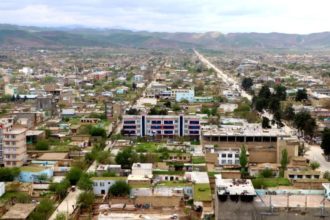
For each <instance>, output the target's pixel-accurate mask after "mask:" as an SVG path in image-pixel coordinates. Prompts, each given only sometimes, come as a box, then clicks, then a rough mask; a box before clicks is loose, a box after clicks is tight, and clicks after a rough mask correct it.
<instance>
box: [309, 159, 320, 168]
mask: <svg viewBox="0 0 330 220" xmlns="http://www.w3.org/2000/svg"><path fill="white" fill-rule="evenodd" d="M309 166H310V168H311V169H312V170H316V169H317V168H319V167H320V163H319V162H317V161H313V162H311V163H310V164H309Z"/></svg>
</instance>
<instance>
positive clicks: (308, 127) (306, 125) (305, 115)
mask: <svg viewBox="0 0 330 220" xmlns="http://www.w3.org/2000/svg"><path fill="white" fill-rule="evenodd" d="M293 123H294V125H295V127H296V128H297V129H298V130H300V131H304V132H305V135H309V136H313V135H314V132H315V129H316V127H317V125H316V121H315V119H314V118H312V116H311V115H310V113H309V112H307V111H301V112H298V113H297V114H296V115H295V117H294V120H293Z"/></svg>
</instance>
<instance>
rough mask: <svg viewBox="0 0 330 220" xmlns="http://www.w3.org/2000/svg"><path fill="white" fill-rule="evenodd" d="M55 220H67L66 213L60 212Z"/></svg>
mask: <svg viewBox="0 0 330 220" xmlns="http://www.w3.org/2000/svg"><path fill="white" fill-rule="evenodd" d="M55 220H67V219H66V214H65V213H64V212H59V213H57V215H56V217H55Z"/></svg>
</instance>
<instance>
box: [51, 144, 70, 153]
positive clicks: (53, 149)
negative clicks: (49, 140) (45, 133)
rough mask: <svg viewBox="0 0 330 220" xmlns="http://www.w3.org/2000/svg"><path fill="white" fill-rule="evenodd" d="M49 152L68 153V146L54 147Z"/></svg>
mask: <svg viewBox="0 0 330 220" xmlns="http://www.w3.org/2000/svg"><path fill="white" fill-rule="evenodd" d="M51 150H52V151H55V152H58V151H66V152H68V151H70V146H68V145H55V146H51Z"/></svg>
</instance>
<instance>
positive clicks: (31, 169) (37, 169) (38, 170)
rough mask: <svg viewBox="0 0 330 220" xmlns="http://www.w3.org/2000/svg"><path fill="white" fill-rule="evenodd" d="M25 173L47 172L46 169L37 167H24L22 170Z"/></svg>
mask: <svg viewBox="0 0 330 220" xmlns="http://www.w3.org/2000/svg"><path fill="white" fill-rule="evenodd" d="M20 170H21V171H23V172H41V171H43V170H45V168H44V167H37V166H23V167H21V168H20Z"/></svg>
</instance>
